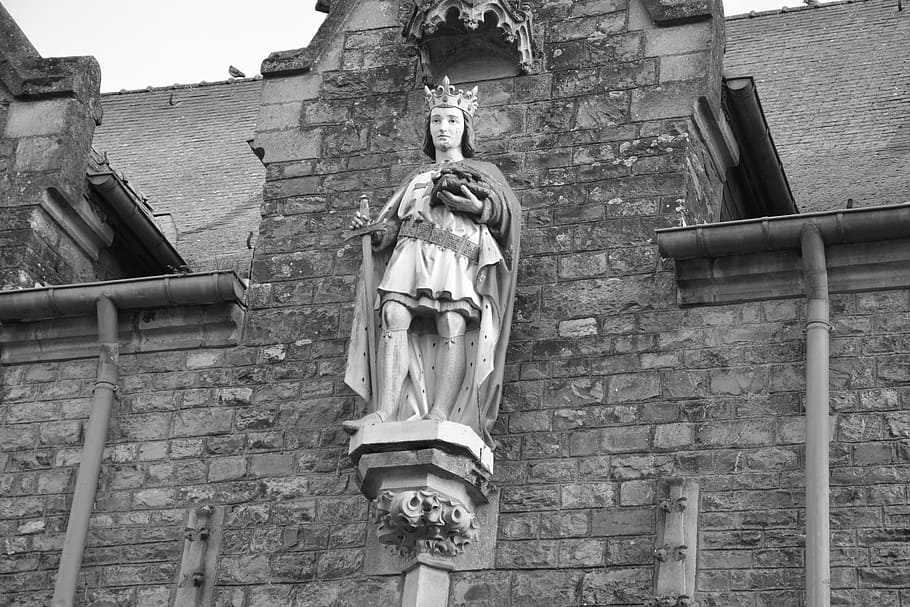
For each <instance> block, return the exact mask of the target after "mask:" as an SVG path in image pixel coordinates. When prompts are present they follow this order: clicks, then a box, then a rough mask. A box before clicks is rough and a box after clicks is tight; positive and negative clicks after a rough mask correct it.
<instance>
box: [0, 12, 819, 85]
mask: <svg viewBox="0 0 910 607" xmlns="http://www.w3.org/2000/svg"><path fill="white" fill-rule="evenodd" d="M788 2H789V5H790V6H801V5H802V2H801V0H724V10H725V12H726V14H727V15H736V14H740V13H747V12H749V11H752V10H756V11H762V10H770V9H774V8H779V7H781V6H784V5H787V3H788ZM0 3H2V4H3V5H4V6H5V7H6V10H7V11H9V13H10V14H11V15H12V16H13V18H14V19H15V20H16V21H17V22H18V23H19V27H21V28H22V29H23V30H24V31H25V33H26V35H28V37H29V39H30V40H31V41H32V44H34V45H35V47H36V48H37V49H38V52H40V53H41V54H42V55H43V56H45V57H61V56H69V55H94V56H95V58H96V59H98V62H99V63H100V64H101V74H102V77H101V78H102V79H101V90H102V91H118V90H121V89H127V90H129V89H141V88H145V87H147V86H169V85H171V84H174V83H181V84H189V83H194V82H201V81H203V80H204V81H208V82H214V81H218V80H225V79H227V78H228V77H229V74H228V66H229V65H233V66H236V67H237V68H239V69H240V70H241V71H242V72H244V73H245V74H246V75H247V76H254V75H256V74H258V73H259V66H260V64H261V63H262V60H263V59H265V58H266V57H267V56H268V54H269V53H270V52H272V51H276V50H286V49H292V48H299V47H302V46H306V45H307V44H308V43H309V41H310V38H312V37H313V34H314V33H316V29H317V28H318V27H319V24H320V23H322V19H323V18H324V17H325V15H323V14H322V13H317V12H316V11H315V10H314V8H313V7H314V6H315V4H316V2H315V0H0Z"/></svg>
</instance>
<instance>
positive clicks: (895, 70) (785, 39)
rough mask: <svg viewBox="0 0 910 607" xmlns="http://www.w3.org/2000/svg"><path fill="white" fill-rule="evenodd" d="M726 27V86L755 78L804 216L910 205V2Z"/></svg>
mask: <svg viewBox="0 0 910 607" xmlns="http://www.w3.org/2000/svg"><path fill="white" fill-rule="evenodd" d="M897 4H898V3H897V0H865V1H862V0H860V1H857V2H839V3H834V4H825V5H821V6H816V7H802V8H799V9H790V10H788V11H787V12H778V11H774V12H767V13H758V14H756V15H755V16H752V17H750V16H748V15H743V16H734V17H730V18H728V19H727V22H726V27H727V52H726V56H725V59H724V64H725V72H726V73H727V75H728V76H746V75H749V76H752V77H754V78H755V82H756V85H757V87H758V94H759V97H760V98H761V102H762V106H763V108H764V111H765V116H766V118H767V121H768V125H769V127H770V129H771V133H772V136H773V137H774V142H775V144H776V145H777V148H778V152H779V153H780V156H781V160H782V161H783V165H784V169H785V171H786V172H787V177H788V179H789V181H790V186H791V188H792V190H793V194H794V196H795V198H796V203H797V206H798V207H799V209H800V211H801V212H811V211H821V210H830V209H837V208H842V207H845V206H846V204H847V199H848V198H853V199H854V201H855V202H854V206H857V207H859V206H872V205H876V206H877V205H883V204H896V203H903V202H910V6H908V4H910V2H907V1H906V0H904V10H903V11H902V12H898V10H897Z"/></svg>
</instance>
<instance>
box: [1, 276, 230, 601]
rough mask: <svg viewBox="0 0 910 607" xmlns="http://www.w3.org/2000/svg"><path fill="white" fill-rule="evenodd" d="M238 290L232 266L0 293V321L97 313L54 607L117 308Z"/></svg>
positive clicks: (108, 403) (78, 542) (92, 483)
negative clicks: (90, 386) (91, 382)
mask: <svg viewBox="0 0 910 607" xmlns="http://www.w3.org/2000/svg"><path fill="white" fill-rule="evenodd" d="M243 294H244V289H243V286H242V284H241V283H240V280H239V278H237V275H236V274H234V273H233V272H210V273H205V274H188V275H179V276H158V277H153V278H140V279H129V280H117V281H109V282H98V283H88V284H79V285H66V286H61V287H44V288H37V289H23V290H19V291H3V292H0V321H2V322H10V321H21V320H29V319H38V318H47V317H57V316H74V315H80V314H86V313H90V312H91V311H95V313H96V314H97V319H98V320H97V322H98V350H99V362H98V373H97V377H96V381H95V389H94V393H93V402H92V410H91V413H90V414H89V420H88V424H87V426H86V431H85V439H84V444H83V447H82V457H81V459H80V463H79V471H78V474H77V479H76V488H75V490H74V492H73V502H72V506H71V509H70V516H69V521H68V523H67V528H66V538H65V540H64V544H63V551H62V554H61V559H60V566H59V569H58V571H57V578H56V583H55V587H54V596H53V600H52V603H51V605H52V607H71V606H72V605H73V603H74V600H75V594H76V588H77V584H78V579H79V571H80V569H81V567H82V557H83V554H84V553H85V541H86V537H87V535H88V527H89V521H90V520H91V515H92V508H93V504H94V501H95V493H96V491H97V487H98V475H99V473H100V471H101V461H102V456H103V453H104V447H105V444H106V437H107V431H108V426H109V422H110V417H111V410H112V406H113V402H114V392H115V391H116V390H117V383H118V379H119V366H118V360H119V342H118V336H117V310H118V308H120V309H127V310H129V309H146V308H161V307H169V306H184V305H206V304H217V303H242V301H243Z"/></svg>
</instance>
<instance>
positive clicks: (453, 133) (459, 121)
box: [430, 107, 464, 151]
mask: <svg viewBox="0 0 910 607" xmlns="http://www.w3.org/2000/svg"><path fill="white" fill-rule="evenodd" d="M462 135H464V114H462V113H461V110H459V109H458V108H457V107H436V108H433V110H432V111H431V112H430V136H431V137H432V138H433V146H434V147H435V148H436V150H437V151H448V150H451V149H454V148H460V147H461V138H462Z"/></svg>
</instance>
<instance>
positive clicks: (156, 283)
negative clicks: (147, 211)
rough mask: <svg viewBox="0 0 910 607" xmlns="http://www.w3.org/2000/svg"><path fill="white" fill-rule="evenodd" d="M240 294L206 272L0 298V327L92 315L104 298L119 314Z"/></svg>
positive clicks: (230, 282) (238, 298) (223, 277)
mask: <svg viewBox="0 0 910 607" xmlns="http://www.w3.org/2000/svg"><path fill="white" fill-rule="evenodd" d="M243 294H244V288H243V285H242V284H241V282H240V279H239V278H238V277H237V275H236V274H234V273H233V272H206V273H200V274H177V275H173V276H153V277H150V278H130V279H126V280H111V281H107V282H94V283H86V284H77V285H64V286H60V287H42V288H37V289H21V290H18V291H2V292H0V321H11V320H24V319H35V318H47V317H55V316H75V315H79V314H86V313H88V312H91V311H93V310H94V309H95V305H96V303H95V302H97V301H98V299H99V298H101V297H107V298H108V299H110V300H111V301H112V302H113V303H114V304H115V305H116V306H117V308H118V309H121V310H135V309H146V308H163V307H169V306H191V305H205V304H215V303H226V302H236V303H241V302H242V301H243Z"/></svg>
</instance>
